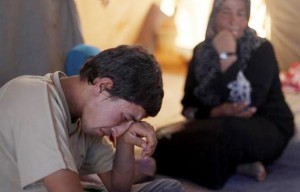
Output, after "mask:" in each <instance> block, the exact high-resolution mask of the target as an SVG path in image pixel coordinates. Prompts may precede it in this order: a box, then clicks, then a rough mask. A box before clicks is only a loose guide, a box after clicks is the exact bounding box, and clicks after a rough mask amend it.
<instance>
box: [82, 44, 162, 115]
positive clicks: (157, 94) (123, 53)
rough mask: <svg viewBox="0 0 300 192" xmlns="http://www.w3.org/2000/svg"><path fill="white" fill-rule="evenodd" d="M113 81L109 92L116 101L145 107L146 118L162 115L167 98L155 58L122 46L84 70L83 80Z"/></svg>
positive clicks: (89, 62) (143, 51)
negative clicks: (105, 78)
mask: <svg viewBox="0 0 300 192" xmlns="http://www.w3.org/2000/svg"><path fill="white" fill-rule="evenodd" d="M97 77H100V78H103V77H108V78H110V79H112V81H113V83H114V84H113V87H112V89H109V90H107V91H108V92H109V93H110V95H111V96H112V97H117V98H121V99H125V100H127V101H129V102H132V103H134V104H136V105H140V106H142V107H143V108H144V109H145V111H146V116H152V117H153V116H155V115H157V113H158V112H159V110H160V108H161V104H162V99H163V96H164V91H163V83H162V74H161V70H160V67H159V65H158V63H157V61H156V59H155V57H154V56H153V55H152V54H150V53H149V52H147V51H146V50H145V49H143V48H142V47H141V46H138V45H132V46H130V45H120V46H118V47H116V48H111V49H107V50H104V51H102V52H100V53H99V54H98V55H96V56H95V57H94V58H92V59H91V60H89V61H88V62H87V63H86V64H85V65H84V66H83V67H82V69H81V70H80V79H81V80H87V82H88V83H90V84H93V82H94V79H95V78H97Z"/></svg>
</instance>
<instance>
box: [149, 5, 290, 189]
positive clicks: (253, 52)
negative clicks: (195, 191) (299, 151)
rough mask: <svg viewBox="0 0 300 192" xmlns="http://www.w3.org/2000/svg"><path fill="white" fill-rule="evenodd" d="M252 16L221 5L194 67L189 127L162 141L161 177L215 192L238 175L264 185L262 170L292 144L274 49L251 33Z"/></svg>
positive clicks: (245, 8) (187, 94)
mask: <svg viewBox="0 0 300 192" xmlns="http://www.w3.org/2000/svg"><path fill="white" fill-rule="evenodd" d="M249 15H250V0H215V2H214V5H213V10H212V13H211V16H210V20H209V23H208V27H207V33H206V39H205V40H204V41H203V42H202V43H200V44H199V45H197V46H196V47H195V49H194V52H193V57H192V59H191V61H190V63H189V68H188V74H187V78H186V83H185V88H184V97H183V99H182V105H183V111H182V114H183V115H184V116H185V117H186V118H187V120H188V121H187V122H185V123H183V125H182V127H181V129H180V130H179V131H175V132H174V133H172V134H171V135H169V136H170V137H162V138H160V139H159V141H158V147H157V149H156V151H155V153H154V155H153V157H154V158H155V159H156V163H157V171H158V173H160V174H165V175H170V176H175V177H181V178H185V179H188V180H191V181H193V182H195V183H198V184H199V185H202V186H204V187H208V188H212V189H220V188H222V187H223V186H224V184H225V183H226V181H227V180H228V178H229V177H230V176H231V175H232V174H234V173H235V172H236V171H239V172H241V173H244V174H248V175H250V176H254V177H255V178H256V179H257V180H260V181H262V180H264V179H265V177H266V170H265V167H264V166H265V165H268V164H269V163H271V162H273V161H274V160H276V159H277V158H278V157H279V156H280V155H281V154H282V152H283V150H284V149H285V147H286V145H287V143H288V142H289V140H290V138H291V137H292V136H293V133H294V121H293V115H292V113H291V111H290V109H289V107H288V105H287V104H286V102H285V99H284V95H283V93H282V90H281V85H280V80H279V76H278V75H279V69H278V63H277V60H276V56H275V54H274V50H273V47H272V45H271V43H270V42H269V41H268V40H267V39H264V38H260V37H258V36H257V35H256V33H255V31H254V30H253V29H251V28H249V26H248V20H249ZM177 126H178V125H177ZM169 128H170V127H169ZM176 129H178V127H177V128H176Z"/></svg>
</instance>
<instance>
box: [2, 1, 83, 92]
mask: <svg viewBox="0 0 300 192" xmlns="http://www.w3.org/2000/svg"><path fill="white" fill-rule="evenodd" d="M0 26H1V27H0V42H1V46H0V69H1V70H0V71H1V75H0V86H1V85H3V84H4V83H5V82H7V81H8V80H10V79H12V78H14V77H16V76H19V75H24V74H32V75H44V74H46V73H48V72H53V71H56V70H63V68H64V62H65V57H66V54H67V52H68V51H69V50H70V49H71V48H72V47H74V46H75V45H77V44H79V43H82V42H83V39H82V35H81V31H80V27H79V21H78V15H77V9H76V4H75V2H74V1H73V0H63V1H61V0H42V1H36V0H26V1H24V0H2V1H0Z"/></svg>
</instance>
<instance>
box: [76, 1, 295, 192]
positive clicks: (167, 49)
mask: <svg viewBox="0 0 300 192" xmlns="http://www.w3.org/2000/svg"><path fill="white" fill-rule="evenodd" d="M105 2H106V3H107V1H105ZM76 3H77V8H78V13H79V15H80V21H81V26H82V32H83V36H84V40H85V42H86V43H87V44H92V45H94V46H97V47H99V48H100V49H106V48H109V47H113V46H116V45H118V44H134V43H138V44H141V45H143V46H144V47H145V48H147V49H148V50H149V51H150V52H153V53H154V55H155V56H156V57H157V59H158V61H159V63H160V64H161V67H162V70H163V79H164V88H165V97H164V100H163V106H162V109H161V111H160V112H159V114H158V115H157V116H156V117H155V118H149V119H147V120H148V121H149V122H150V123H152V124H153V125H154V126H155V127H156V128H157V129H159V128H160V127H163V126H165V125H168V124H172V123H176V122H179V121H181V120H184V118H183V116H182V115H181V104H180V101H181V98H182V96H183V92H182V90H183V86H184V80H185V73H186V66H187V63H188V61H189V59H190V58H191V54H192V50H193V48H194V46H195V45H196V44H198V43H199V42H201V41H202V40H203V39H204V37H205V29H206V25H207V21H208V17H209V13H210V10H211V6H212V3H213V1H212V0H206V1H199V0H188V1H186V0H143V1H140V0H118V1H114V0H111V1H109V2H108V4H105V3H103V1H102V3H101V2H100V1H81V0H77V1H76ZM299 7H300V1H297V0H289V1H282V0H252V1H251V13H252V14H251V16H250V23H249V25H250V27H252V28H254V29H255V30H256V31H257V33H258V35H259V36H261V37H265V38H267V39H269V40H270V41H271V42H272V44H273V46H274V49H275V53H276V56H277V59H278V63H279V68H280V69H281V71H282V72H285V71H289V70H290V67H291V66H292V65H293V64H294V63H297V62H299V61H300V52H299V48H300V37H299V35H298V34H299V33H300V28H299V27H298V26H299V20H300V16H299V14H297V13H298V8H299ZM279 10H280V11H279ZM108 37H109V38H108ZM286 100H287V101H288V103H289V104H290V106H291V108H292V110H293V112H294V114H295V117H296V118H295V121H296V124H297V128H298V127H299V125H300V121H299V120H300V118H299V114H298V113H299V111H300V102H299V101H298V100H299V95H298V94H297V93H295V92H293V93H286ZM298 137H299V136H298V135H297V134H296V136H295V139H294V141H295V142H291V144H290V146H289V147H288V148H287V150H286V152H285V153H284V154H283V156H282V158H280V159H279V160H278V161H277V162H276V163H275V164H274V165H273V167H272V169H271V170H272V172H270V174H269V176H268V178H267V180H266V181H265V182H262V183H259V182H257V181H253V180H251V179H249V178H246V177H243V176H241V175H235V176H233V177H232V178H231V179H230V181H229V182H228V184H226V186H225V188H224V189H222V190H220V191H231V192H233V191H244V192H245V191H249V192H250V191H291V192H293V191H297V189H299V188H300V185H299V182H297V180H299V179H300V175H299V174H296V173H295V170H300V164H299V163H296V162H297V160H300V156H299V155H297V153H296V152H297V148H298V149H300V148H299V144H298V142H297V141H298V140H299V139H298ZM297 146H298V147H297ZM178 163H180V162H178ZM178 166H182V165H180V164H179V165H178ZM182 182H183V183H184V186H185V188H186V191H190V192H193V191H210V190H207V189H205V188H202V187H200V186H197V185H195V184H193V183H190V182H188V181H184V180H182Z"/></svg>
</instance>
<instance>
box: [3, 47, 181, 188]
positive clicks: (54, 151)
mask: <svg viewBox="0 0 300 192" xmlns="http://www.w3.org/2000/svg"><path fill="white" fill-rule="evenodd" d="M162 98H163V87H162V77H161V71H160V68H159V66H158V64H157V62H156V60H155V58H154V57H153V56H152V55H150V54H149V53H148V52H147V51H145V50H144V49H142V48H141V47H139V46H126V45H122V46H119V47H116V48H112V49H108V50H104V51H102V52H101V53H99V54H98V55H96V56H95V57H94V58H93V59H91V60H89V61H88V62H87V63H86V64H85V65H84V66H83V68H82V69H81V71H80V75H79V76H71V77H67V76H65V75H64V74H63V73H62V72H55V73H53V74H47V75H45V76H21V77H19V78H16V79H13V80H11V81H10V82H8V83H6V84H5V85H4V86H3V87H2V88H1V89H0V108H1V109H2V110H1V111H0V122H1V129H0V146H1V147H0V162H1V164H0V188H1V190H3V191H7V192H8V191H22V190H24V191H56V192H60V191H62V192H69V191H70V192H77V191H83V189H82V187H81V185H80V180H79V175H86V174H95V173H97V174H98V175H99V177H100V178H101V180H102V181H103V183H104V185H105V187H106V189H107V190H108V191H131V190H133V189H134V191H168V190H169V191H182V187H181V185H180V184H179V183H178V182H177V181H174V180H160V181H153V182H150V183H145V184H142V185H139V187H134V188H132V183H133V180H134V165H135V160H134V146H139V147H141V148H142V149H143V151H142V156H143V157H145V158H147V157H149V156H151V155H152V153H153V151H154V149H155V147H156V144H157V140H156V137H155V132H154V129H153V127H152V126H151V125H150V124H148V123H146V122H144V121H142V119H143V118H144V117H147V116H155V115H156V114H157V113H158V112H159V110H160V107H161V102H162ZM105 136H109V137H112V138H113V141H114V145H115V149H114V148H113V146H112V144H111V143H110V142H109V141H108V139H107V137H105Z"/></svg>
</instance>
